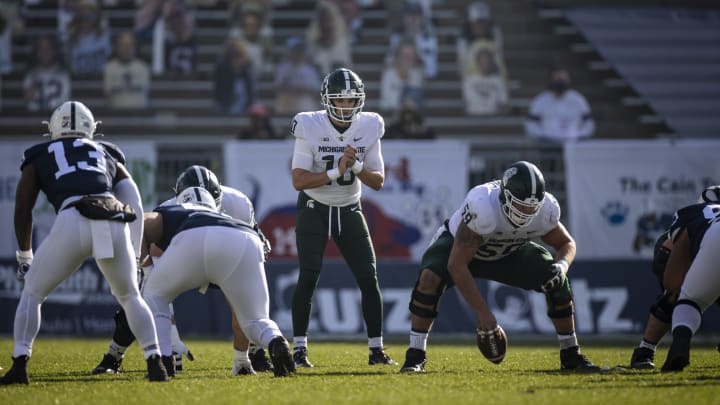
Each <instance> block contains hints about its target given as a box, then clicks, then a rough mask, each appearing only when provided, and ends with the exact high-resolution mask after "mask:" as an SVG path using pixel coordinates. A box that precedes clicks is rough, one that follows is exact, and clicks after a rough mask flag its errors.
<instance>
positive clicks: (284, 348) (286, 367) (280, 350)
mask: <svg viewBox="0 0 720 405" xmlns="http://www.w3.org/2000/svg"><path fill="white" fill-rule="evenodd" d="M268 351H269V352H270V360H272V364H273V371H274V372H275V377H287V376H289V375H290V374H292V373H294V372H295V362H294V361H293V356H291V355H290V345H288V342H287V340H285V338H284V337H282V336H278V337H276V338H274V339H273V340H271V341H270V344H269V345H268Z"/></svg>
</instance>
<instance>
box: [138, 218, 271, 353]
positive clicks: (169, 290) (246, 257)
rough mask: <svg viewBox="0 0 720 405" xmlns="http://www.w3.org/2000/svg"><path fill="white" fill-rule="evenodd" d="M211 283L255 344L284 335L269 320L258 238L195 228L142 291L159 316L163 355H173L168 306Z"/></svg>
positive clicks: (175, 244)
mask: <svg viewBox="0 0 720 405" xmlns="http://www.w3.org/2000/svg"><path fill="white" fill-rule="evenodd" d="M208 283H213V284H216V285H218V286H219V287H220V289H221V290H222V291H223V293H224V294H225V297H226V298H227V300H228V301H229V302H230V305H232V308H233V310H234V311H235V314H236V315H237V319H238V322H240V327H241V328H242V329H243V331H244V332H245V334H246V335H247V337H248V338H249V339H250V340H251V341H254V342H260V343H261V344H262V345H263V346H265V347H267V346H268V344H269V343H270V341H271V340H272V339H273V338H275V337H277V336H282V333H281V332H280V329H279V328H278V326H277V324H276V323H275V322H274V321H272V320H271V319H270V299H269V298H268V287H267V280H266V278H265V265H264V263H263V243H262V242H261V241H260V238H259V237H258V236H257V235H256V234H254V233H252V232H245V231H243V230H239V229H236V228H230V227H224V226H204V227H199V228H192V229H188V230H185V231H182V232H180V233H178V234H177V235H176V236H175V237H174V238H173V239H172V242H171V243H170V246H168V248H167V249H166V250H165V253H163V255H162V260H159V261H158V262H157V263H155V267H154V268H153V271H152V273H151V274H150V277H149V278H148V280H147V281H146V284H145V287H144V288H143V295H144V297H145V300H146V301H147V303H148V305H149V306H150V309H151V310H152V312H153V315H154V316H155V323H156V325H157V328H158V341H159V342H160V351H161V352H162V354H163V356H169V355H171V354H172V344H171V338H170V325H171V317H172V315H171V312H170V303H171V302H172V301H173V300H174V299H175V298H176V297H177V296H178V295H180V294H182V293H183V292H185V291H187V290H190V289H193V288H199V287H202V286H205V285H207V284H208Z"/></svg>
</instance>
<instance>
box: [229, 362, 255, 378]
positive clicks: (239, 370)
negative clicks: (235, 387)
mask: <svg viewBox="0 0 720 405" xmlns="http://www.w3.org/2000/svg"><path fill="white" fill-rule="evenodd" d="M232 374H233V375H252V374H257V373H255V370H254V369H253V366H252V364H250V362H249V361H238V360H235V362H234V364H233V368H232Z"/></svg>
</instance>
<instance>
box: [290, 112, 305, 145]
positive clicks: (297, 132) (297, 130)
mask: <svg viewBox="0 0 720 405" xmlns="http://www.w3.org/2000/svg"><path fill="white" fill-rule="evenodd" d="M307 117H308V115H307V113H299V114H296V115H295V116H294V117H293V120H292V124H291V125H290V134H291V135H292V136H294V137H295V138H300V139H305V138H306V137H305V133H304V132H305V131H303V127H304V125H303V124H304V122H305V120H307Z"/></svg>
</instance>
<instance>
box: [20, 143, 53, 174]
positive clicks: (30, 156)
mask: <svg viewBox="0 0 720 405" xmlns="http://www.w3.org/2000/svg"><path fill="white" fill-rule="evenodd" d="M48 143H49V142H43V143H39V144H37V145H34V146H31V147H29V148H27V149H25V152H24V153H23V157H22V162H21V163H20V170H22V169H23V168H25V166H27V165H28V164H30V163H32V161H33V160H35V159H36V158H37V157H38V156H40V155H42V154H43V153H47V144H48Z"/></svg>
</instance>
